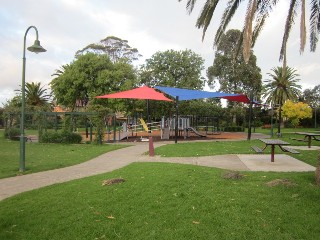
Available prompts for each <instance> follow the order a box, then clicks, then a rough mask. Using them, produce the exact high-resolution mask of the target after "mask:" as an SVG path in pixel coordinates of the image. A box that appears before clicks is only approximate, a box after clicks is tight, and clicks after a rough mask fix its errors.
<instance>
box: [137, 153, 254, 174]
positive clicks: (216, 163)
mask: <svg viewBox="0 0 320 240" xmlns="http://www.w3.org/2000/svg"><path fill="white" fill-rule="evenodd" d="M139 161H142V162H164V163H179V164H192V165H198V166H205V167H216V168H222V169H228V170H233V171H249V168H247V166H246V165H245V164H244V163H242V162H241V161H240V159H239V158H238V156H237V155H235V154H227V155H217V156H205V157H160V156H155V157H152V158H150V157H148V158H147V157H145V158H140V160H139Z"/></svg>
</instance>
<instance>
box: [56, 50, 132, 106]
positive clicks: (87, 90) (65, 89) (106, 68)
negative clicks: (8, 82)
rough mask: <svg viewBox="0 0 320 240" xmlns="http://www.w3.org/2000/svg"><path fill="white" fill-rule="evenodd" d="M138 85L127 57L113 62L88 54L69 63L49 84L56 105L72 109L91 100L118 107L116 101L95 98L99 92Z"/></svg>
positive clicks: (92, 102) (103, 92)
mask: <svg viewBox="0 0 320 240" xmlns="http://www.w3.org/2000/svg"><path fill="white" fill-rule="evenodd" d="M135 84H136V74H135V70H134V68H133V66H132V65H130V64H128V63H127V62H126V61H125V60H119V61H118V62H116V63H113V62H112V61H111V60H110V59H109V57H108V56H107V55H97V54H94V53H87V54H85V55H81V56H79V57H78V58H77V59H76V60H74V61H73V62H72V63H70V64H69V66H68V67H67V68H65V69H64V72H63V73H61V74H60V75H58V76H57V77H56V78H54V79H53V80H52V81H51V83H50V85H51V88H52V91H53V93H54V97H55V100H56V102H57V104H61V105H63V106H66V107H69V108H70V109H71V111H73V110H74V109H75V107H76V105H77V103H79V101H81V102H85V104H84V105H86V103H87V101H88V100H91V102H90V103H91V104H102V105H107V104H108V106H109V107H110V108H112V109H116V108H118V107H117V106H116V102H115V101H112V100H105V99H94V97H96V96H99V95H104V94H108V93H112V92H117V91H122V90H127V89H130V88H132V87H133V86H134V85H135Z"/></svg>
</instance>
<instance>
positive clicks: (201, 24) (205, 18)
mask: <svg viewBox="0 0 320 240" xmlns="http://www.w3.org/2000/svg"><path fill="white" fill-rule="evenodd" d="M218 3H219V0H207V1H206V3H205V5H204V6H203V9H202V11H201V13H200V16H199V17H198V19H197V22H196V27H197V28H203V32H202V41H203V39H204V36H205V34H206V31H207V29H208V26H209V25H210V22H211V19H212V16H213V13H214V11H215V9H216V7H217V4H218Z"/></svg>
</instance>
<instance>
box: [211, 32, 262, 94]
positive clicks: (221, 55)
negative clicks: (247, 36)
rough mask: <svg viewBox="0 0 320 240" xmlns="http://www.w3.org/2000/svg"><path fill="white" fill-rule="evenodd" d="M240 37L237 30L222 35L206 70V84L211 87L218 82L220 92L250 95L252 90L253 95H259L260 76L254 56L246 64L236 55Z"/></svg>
mask: <svg viewBox="0 0 320 240" xmlns="http://www.w3.org/2000/svg"><path fill="white" fill-rule="evenodd" d="M240 36H241V32H240V31H239V30H229V31H228V32H227V33H226V34H223V35H222V38H221V42H220V43H219V45H218V48H217V51H216V54H215V58H214V62H213V66H211V67H209V68H208V70H207V76H208V84H209V86H210V85H211V86H213V85H214V83H215V82H216V80H218V82H219V84H220V91H222V92H227V93H237V92H242V93H245V94H247V95H250V91H251V90H254V92H255V93H260V92H261V87H262V82H261V78H262V76H261V69H260V68H259V67H258V66H257V59H256V57H255V55H253V54H252V55H251V57H250V59H249V62H248V64H246V63H245V61H244V59H243V57H242V56H241V55H237V53H236V52H237V48H238V46H237V41H238V39H239V37H240Z"/></svg>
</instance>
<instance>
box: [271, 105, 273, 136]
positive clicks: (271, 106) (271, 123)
mask: <svg viewBox="0 0 320 240" xmlns="http://www.w3.org/2000/svg"><path fill="white" fill-rule="evenodd" d="M270 125H271V128H270V136H271V137H273V105H272V103H271V120H270Z"/></svg>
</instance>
